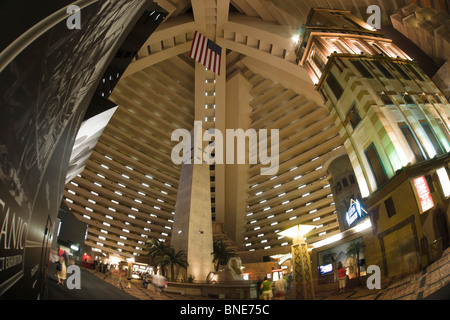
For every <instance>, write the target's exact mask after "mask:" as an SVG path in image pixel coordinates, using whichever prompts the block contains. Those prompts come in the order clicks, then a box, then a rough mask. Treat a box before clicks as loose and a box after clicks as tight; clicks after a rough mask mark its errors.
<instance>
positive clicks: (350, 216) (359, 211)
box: [345, 199, 367, 227]
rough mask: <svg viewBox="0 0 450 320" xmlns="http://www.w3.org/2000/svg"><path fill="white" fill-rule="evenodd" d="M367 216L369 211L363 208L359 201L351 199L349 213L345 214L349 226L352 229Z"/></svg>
mask: <svg viewBox="0 0 450 320" xmlns="http://www.w3.org/2000/svg"><path fill="white" fill-rule="evenodd" d="M365 216H367V211H366V210H364V209H363V208H362V207H361V203H360V202H359V201H358V200H353V199H351V200H350V208H348V211H347V213H346V214H345V219H346V220H347V223H348V225H349V226H350V227H351V226H352V225H354V224H355V223H356V222H357V221H359V220H361V219H362V218H364V217H365Z"/></svg>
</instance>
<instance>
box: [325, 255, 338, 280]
mask: <svg viewBox="0 0 450 320" xmlns="http://www.w3.org/2000/svg"><path fill="white" fill-rule="evenodd" d="M322 260H323V264H327V262H328V261H330V262H331V264H332V266H333V274H334V282H336V281H337V270H336V254H335V253H334V252H331V251H330V252H326V253H324V254H323V256H322Z"/></svg>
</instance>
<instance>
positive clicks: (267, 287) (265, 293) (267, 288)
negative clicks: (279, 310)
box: [260, 277, 273, 300]
mask: <svg viewBox="0 0 450 320" xmlns="http://www.w3.org/2000/svg"><path fill="white" fill-rule="evenodd" d="M260 289H261V290H262V298H263V299H264V300H272V297H273V293H272V282H270V281H269V280H268V279H267V277H264V281H263V282H262V283H261V287H260Z"/></svg>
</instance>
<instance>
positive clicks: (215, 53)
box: [191, 31, 222, 76]
mask: <svg viewBox="0 0 450 320" xmlns="http://www.w3.org/2000/svg"><path fill="white" fill-rule="evenodd" d="M221 55H222V48H221V47H220V46H218V45H217V44H215V43H214V42H213V41H211V40H209V39H208V38H206V37H205V36H204V35H202V34H201V33H199V32H197V31H195V34H194V39H193V40H192V47H191V58H192V59H194V60H195V61H197V62H199V63H201V64H202V65H204V66H205V67H206V68H208V70H212V71H213V72H214V73H216V74H218V75H219V76H220V59H221Z"/></svg>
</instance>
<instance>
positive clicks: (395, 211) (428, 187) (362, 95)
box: [297, 9, 450, 284]
mask: <svg viewBox="0 0 450 320" xmlns="http://www.w3.org/2000/svg"><path fill="white" fill-rule="evenodd" d="M297 52H298V55H299V59H301V63H302V64H303V66H304V67H305V68H306V69H307V70H308V73H309V75H310V77H311V79H312V80H313V82H314V83H315V85H316V90H318V91H319V92H320V94H321V96H322V98H323V99H324V102H325V105H326V107H327V109H328V111H329V113H330V115H331V116H332V117H333V119H334V121H335V125H336V126H337V128H338V130H339V133H340V136H341V138H342V139H343V142H344V146H345V149H346V151H347V152H348V156H349V159H350V162H351V166H352V168H353V171H354V173H355V175H356V180H357V183H358V186H359V190H360V196H361V198H362V199H359V200H360V201H361V203H362V207H361V210H362V211H364V212H365V213H366V214H367V216H366V217H365V219H360V220H357V221H356V222H355V223H354V224H353V226H354V228H353V229H355V228H356V230H355V232H347V231H346V232H343V233H342V234H341V236H340V237H339V238H337V242H335V243H334V244H327V246H325V247H323V248H320V249H316V250H313V261H314V263H315V264H316V266H317V267H318V268H319V269H320V267H323V266H321V264H324V262H323V261H325V260H326V259H325V260H324V259H322V255H323V254H324V253H326V250H328V251H329V252H328V253H330V252H331V251H332V249H333V247H338V246H339V245H342V244H343V243H346V242H347V243H349V242H350V241H352V240H355V239H356V238H357V237H360V236H362V238H361V239H362V241H363V243H364V249H361V250H363V253H364V259H360V261H357V262H355V264H354V265H359V266H360V267H361V268H363V269H364V268H365V267H366V266H368V265H378V266H380V268H381V270H383V276H384V277H385V278H387V277H391V276H396V275H402V274H406V273H408V272H412V271H414V270H419V269H421V268H423V267H425V266H426V265H428V264H429V263H430V261H432V260H433V259H435V258H436V256H438V255H439V254H438V253H436V252H437V251H439V252H442V247H444V248H446V247H447V246H448V234H449V231H448V230H449V224H448V221H449V210H448V203H449V202H448V191H446V189H447V188H448V185H447V181H448V172H449V155H448V153H449V151H450V145H449V141H450V140H449V127H450V126H449V124H450V122H449V119H450V118H449V115H450V113H449V112H450V108H449V106H450V105H449V103H448V101H447V100H446V98H445V97H444V95H443V94H442V93H441V91H440V90H439V89H438V88H437V86H436V85H435V84H434V83H433V82H432V81H431V79H430V78H429V77H428V76H427V75H426V74H425V73H424V72H423V71H422V70H421V69H420V68H419V67H418V65H417V63H416V62H415V61H414V60H412V59H411V58H410V57H408V55H407V54H405V53H404V52H403V51H402V50H401V49H400V48H399V47H398V46H396V45H395V44H394V43H392V41H390V40H389V39H386V38H385V37H384V36H383V35H382V34H381V33H379V32H378V31H377V30H376V29H374V28H372V27H371V26H369V25H367V24H366V23H365V22H364V21H362V20H360V19H358V18H356V17H355V16H353V15H351V14H350V13H349V12H345V11H339V10H325V9H313V10H312V11H311V13H310V16H309V18H308V23H307V25H306V27H305V28H304V32H303V38H302V41H301V43H300V44H299V47H298V51H297ZM440 177H442V179H441V178H440ZM351 208H352V207H351V206H349V207H348V210H349V212H350V210H351ZM362 211H361V212H362ZM437 221H440V222H439V223H437ZM347 222H348V221H347ZM364 223H365V224H366V228H365V231H364V232H363V234H361V233H359V232H360V231H362V230H361V228H359V229H358V224H359V226H362V225H363V224H364ZM438 225H440V226H438ZM350 226H352V225H350ZM355 226H356V227H355ZM353 229H350V230H349V231H351V230H353ZM435 251H436V252H435ZM343 252H344V251H342V250H341V251H339V252H338V251H337V252H335V255H339V254H340V253H341V254H342V253H343ZM316 255H317V256H316ZM343 262H345V261H343ZM324 265H326V264H324ZM354 274H356V273H354ZM315 276H317V277H318V282H317V284H320V283H324V284H326V283H330V281H328V282H327V281H325V280H324V279H325V276H324V275H323V274H321V273H320V272H319V273H318V274H316V275H315Z"/></svg>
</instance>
